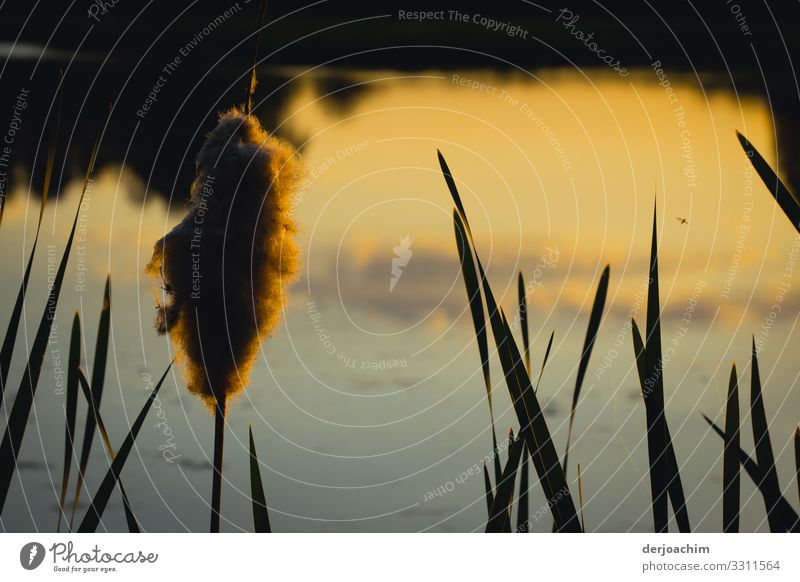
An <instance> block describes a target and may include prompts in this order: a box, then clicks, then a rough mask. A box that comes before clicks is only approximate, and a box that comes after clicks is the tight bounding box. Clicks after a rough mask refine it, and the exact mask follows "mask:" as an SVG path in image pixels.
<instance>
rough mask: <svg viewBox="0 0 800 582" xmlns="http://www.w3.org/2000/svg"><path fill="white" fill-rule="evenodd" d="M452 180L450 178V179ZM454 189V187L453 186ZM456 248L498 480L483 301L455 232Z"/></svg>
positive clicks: (461, 240)
mask: <svg viewBox="0 0 800 582" xmlns="http://www.w3.org/2000/svg"><path fill="white" fill-rule="evenodd" d="M441 161H442V162H443V161H444V160H443V159H442V160H441ZM445 166H446V165H445ZM451 179H452V178H451ZM454 187H455V185H454ZM456 247H457V248H458V257H459V260H460V262H461V274H462V276H463V278H464V286H465V287H466V290H467V297H468V300H469V309H470V313H471V314H472V325H473V327H474V328H475V339H476V341H477V344H478V351H479V352H480V357H481V368H482V370H483V383H484V386H485V387H486V398H487V401H488V403H489V421H490V422H491V429H492V451H493V455H492V458H493V460H494V479H495V482H497V481H499V480H500V473H501V467H500V454H499V453H500V450H499V449H498V448H497V432H496V431H495V426H494V407H493V405H492V380H491V375H490V373H489V343H488V341H487V339H486V318H485V316H484V311H483V299H482V298H481V287H480V283H479V282H478V275H477V273H476V271H475V261H474V259H473V256H472V250H471V249H470V245H469V241H468V240H467V239H466V237H460V236H459V235H458V232H456Z"/></svg>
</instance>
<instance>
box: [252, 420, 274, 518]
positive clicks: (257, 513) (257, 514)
mask: <svg viewBox="0 0 800 582" xmlns="http://www.w3.org/2000/svg"><path fill="white" fill-rule="evenodd" d="M248 432H249V435H250V497H251V498H252V500H253V525H254V527H255V531H256V533H270V532H271V531H272V529H271V528H270V526H269V511H268V509H267V498H266V497H265V496H264V485H263V484H262V483H261V469H260V467H259V466H258V453H256V443H255V441H254V440H253V427H252V426H250V427H248Z"/></svg>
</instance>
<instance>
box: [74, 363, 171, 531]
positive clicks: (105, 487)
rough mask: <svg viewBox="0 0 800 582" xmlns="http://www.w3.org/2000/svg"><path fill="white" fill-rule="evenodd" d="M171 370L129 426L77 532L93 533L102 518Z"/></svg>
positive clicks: (165, 371) (162, 378)
mask: <svg viewBox="0 0 800 582" xmlns="http://www.w3.org/2000/svg"><path fill="white" fill-rule="evenodd" d="M171 368H172V363H170V365H169V366H167V369H166V370H164V375H163V376H161V379H160V380H159V381H158V384H156V386H155V388H153V391H152V392H151V393H150V396H148V397H147V402H145V404H144V406H143V407H142V410H141V412H139V416H137V417H136V421H135V422H134V423H133V426H131V429H130V431H129V432H128V436H126V437H125V441H124V442H123V443H122V446H121V447H120V448H119V452H118V453H117V455H116V456H115V457H114V460H113V461H112V462H111V467H109V469H108V471H107V472H106V476H105V478H104V479H103V482H102V483H101V484H100V487H99V488H98V489H97V493H95V496H94V499H92V503H91V504H90V505H89V509H88V510H87V511H86V515H85V516H84V518H83V521H82V522H81V525H80V527H79V528H78V531H79V532H94V531H96V530H97V526H98V525H99V523H100V518H101V517H102V516H103V512H104V511H105V510H106V506H107V505H108V500H109V499H110V498H111V492H112V491H113V490H114V487H116V485H117V481H119V478H120V475H121V473H122V469H123V467H124V466H125V462H126V461H127V460H128V455H130V453H131V450H133V444H134V442H135V441H136V437H137V436H138V434H139V431H140V430H141V428H142V425H143V424H144V419H145V418H146V417H147V413H148V412H149V411H150V407H151V405H152V404H153V400H155V399H156V396H158V391H159V390H160V389H161V385H162V384H163V383H164V380H165V379H166V378H167V373H168V372H169V371H170V369H171Z"/></svg>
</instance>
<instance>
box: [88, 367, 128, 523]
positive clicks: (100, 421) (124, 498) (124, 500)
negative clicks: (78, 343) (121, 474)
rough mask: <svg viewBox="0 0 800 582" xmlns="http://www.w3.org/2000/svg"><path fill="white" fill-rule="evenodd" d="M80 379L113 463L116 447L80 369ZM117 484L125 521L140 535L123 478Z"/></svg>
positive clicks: (91, 412)
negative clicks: (112, 443) (112, 444)
mask: <svg viewBox="0 0 800 582" xmlns="http://www.w3.org/2000/svg"><path fill="white" fill-rule="evenodd" d="M78 379H79V380H80V384H81V389H82V390H83V396H84V398H86V403H87V404H88V405H89V414H91V415H92V416H93V417H94V418H95V421H96V422H97V429H98V431H99V432H100V437H101V438H102V439H103V443H104V444H105V446H106V451H107V452H108V457H109V458H110V459H111V461H112V462H113V461H114V459H115V458H116V455H115V454H114V447H112V446H111V439H110V438H109V437H108V431H107V430H106V425H105V423H104V422H103V417H102V416H100V410H99V409H98V408H97V406H96V405H95V401H94V398H93V397H92V389H91V388H90V387H89V381H88V380H86V376H84V375H83V372H82V371H81V370H80V369H78ZM117 484H118V485H119V492H120V493H121V494H122V507H123V509H124V510H125V521H126V522H127V523H128V532H129V533H140V531H139V523H138V522H137V521H136V516H135V515H133V510H132V509H131V504H130V501H129V500H128V494H127V493H126V492H125V487H124V486H123V485H122V478H120V479H119V480H118V481H117Z"/></svg>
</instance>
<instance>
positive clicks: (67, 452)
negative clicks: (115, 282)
mask: <svg viewBox="0 0 800 582" xmlns="http://www.w3.org/2000/svg"><path fill="white" fill-rule="evenodd" d="M80 365H81V319H80V316H79V315H78V312H77V311H76V312H75V316H74V317H73V318H72V334H71V336H70V340H69V358H68V360H67V406H66V408H65V409H64V416H65V423H64V426H65V428H64V471H63V473H62V474H61V494H60V495H59V497H58V526H57V527H56V531H57V532H60V531H61V521H62V520H63V518H64V498H65V497H66V496H67V486H68V485H69V474H70V470H71V469H72V456H73V450H74V439H75V416H76V414H77V412H78V366H80Z"/></svg>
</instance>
